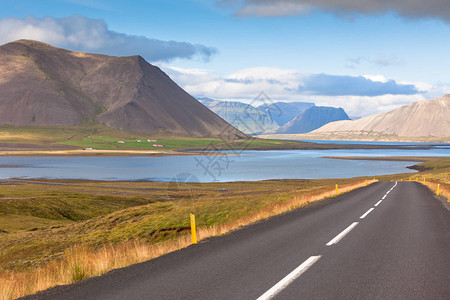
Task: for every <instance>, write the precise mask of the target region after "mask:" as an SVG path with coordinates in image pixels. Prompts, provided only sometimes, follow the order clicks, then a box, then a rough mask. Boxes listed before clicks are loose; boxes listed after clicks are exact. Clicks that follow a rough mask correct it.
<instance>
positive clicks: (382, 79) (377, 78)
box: [362, 74, 388, 82]
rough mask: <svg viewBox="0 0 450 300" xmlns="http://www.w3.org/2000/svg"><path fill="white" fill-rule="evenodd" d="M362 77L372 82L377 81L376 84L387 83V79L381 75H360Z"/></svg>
mask: <svg viewBox="0 0 450 300" xmlns="http://www.w3.org/2000/svg"><path fill="white" fill-rule="evenodd" d="M362 77H364V78H366V79H369V80H372V81H377V82H387V81H388V79H387V78H386V77H384V76H383V75H371V74H365V75H362Z"/></svg>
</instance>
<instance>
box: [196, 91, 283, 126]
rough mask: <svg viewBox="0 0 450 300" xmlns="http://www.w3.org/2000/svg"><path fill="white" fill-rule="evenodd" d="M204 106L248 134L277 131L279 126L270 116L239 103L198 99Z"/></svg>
mask: <svg viewBox="0 0 450 300" xmlns="http://www.w3.org/2000/svg"><path fill="white" fill-rule="evenodd" d="M198 100H199V101H200V102H201V103H202V104H203V105H205V106H206V107H208V108H209V109H210V110H212V111H213V112H214V113H216V114H217V115H219V116H220V117H221V118H223V119H224V120H225V121H227V122H228V123H230V124H231V125H233V126H234V127H236V128H237V129H239V130H240V131H242V132H244V133H246V134H254V133H260V132H265V131H267V130H271V129H275V128H277V127H278V124H277V123H276V122H275V121H273V120H272V118H271V116H270V114H268V113H267V112H265V111H261V110H259V109H257V108H255V107H253V106H251V105H249V104H246V103H242V102H237V101H219V100H213V99H209V98H199V99H198Z"/></svg>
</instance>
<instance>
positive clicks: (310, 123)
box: [273, 106, 350, 134]
mask: <svg viewBox="0 0 450 300" xmlns="http://www.w3.org/2000/svg"><path fill="white" fill-rule="evenodd" d="M337 120H350V118H349V117H348V115H347V114H346V113H345V111H344V109H343V108H341V107H339V108H336V107H329V106H313V107H310V108H308V109H307V110H305V111H303V112H301V113H300V114H299V115H298V116H296V117H295V118H294V119H293V120H291V121H289V122H288V123H286V124H285V125H283V126H281V127H280V128H278V129H276V130H274V131H273V132H274V133H293V134H295V133H306V132H310V131H313V130H315V129H317V128H319V127H321V126H323V125H325V124H327V123H330V122H333V121H337Z"/></svg>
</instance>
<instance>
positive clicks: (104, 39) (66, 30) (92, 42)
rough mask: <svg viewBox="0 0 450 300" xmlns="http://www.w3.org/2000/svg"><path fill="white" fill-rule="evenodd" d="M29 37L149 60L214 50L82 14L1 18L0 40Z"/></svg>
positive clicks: (207, 54)
mask: <svg viewBox="0 0 450 300" xmlns="http://www.w3.org/2000/svg"><path fill="white" fill-rule="evenodd" d="M19 39H31V40H37V41H41V42H46V43H48V44H51V45H55V46H59V47H64V48H69V49H71V50H78V51H85V52H96V53H102V54H110V55H118V56H123V55H142V56H143V57H144V58H146V59H147V60H149V61H170V60H172V59H175V58H185V59H192V58H195V57H200V58H201V59H204V60H208V59H210V58H211V56H212V55H214V54H215V53H216V50H215V49H214V48H211V47H206V46H203V45H196V44H190V43H186V42H177V41H161V40H157V39H151V38H147V37H144V36H136V35H127V34H124V33H119V32H115V31H111V30H109V28H108V25H107V24H106V22H105V21H103V20H100V19H90V18H87V17H84V16H81V15H74V16H71V17H67V18H54V17H44V18H37V17H34V16H28V17H25V18H24V19H19V18H3V19H0V44H4V43H7V42H12V41H15V40H19Z"/></svg>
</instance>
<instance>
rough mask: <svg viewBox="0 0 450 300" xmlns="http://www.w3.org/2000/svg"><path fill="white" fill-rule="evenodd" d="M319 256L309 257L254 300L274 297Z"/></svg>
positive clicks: (266, 299) (265, 299)
mask: <svg viewBox="0 0 450 300" xmlns="http://www.w3.org/2000/svg"><path fill="white" fill-rule="evenodd" d="M320 257H321V256H320V255H319V256H311V257H310V258H308V259H307V260H305V261H304V262H303V263H302V264H301V265H300V266H298V267H297V268H296V269H295V270H294V271H292V272H291V273H289V274H288V275H287V276H286V277H284V278H283V279H281V280H280V281H279V282H278V283H277V284H275V285H274V286H273V287H272V288H271V289H270V290H268V291H267V292H265V293H264V294H262V295H261V296H260V297H259V298H258V299H256V300H268V299H272V298H273V297H275V296H276V295H277V294H278V293H279V292H281V291H282V290H283V289H284V288H286V287H287V286H288V285H289V284H291V282H292V281H294V280H295V279H296V278H298V277H299V276H300V275H302V274H303V273H304V272H305V271H306V270H308V269H309V267H311V266H312V265H313V264H314V263H315V262H316V261H318V260H319V258H320Z"/></svg>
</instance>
